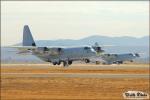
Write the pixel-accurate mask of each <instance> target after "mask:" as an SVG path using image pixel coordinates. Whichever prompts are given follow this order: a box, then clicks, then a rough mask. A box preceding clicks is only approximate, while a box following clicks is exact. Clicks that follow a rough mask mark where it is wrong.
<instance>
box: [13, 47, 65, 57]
mask: <svg viewBox="0 0 150 100" xmlns="http://www.w3.org/2000/svg"><path fill="white" fill-rule="evenodd" d="M11 48H16V49H18V50H19V51H20V52H19V53H18V54H22V53H31V52H32V53H39V54H49V55H53V56H55V55H60V54H61V53H62V51H63V48H58V47H51V48H50V47H36V46H11Z"/></svg>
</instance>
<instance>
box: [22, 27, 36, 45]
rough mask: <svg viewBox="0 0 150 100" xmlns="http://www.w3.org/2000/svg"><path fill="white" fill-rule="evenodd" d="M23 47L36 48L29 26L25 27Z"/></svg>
mask: <svg viewBox="0 0 150 100" xmlns="http://www.w3.org/2000/svg"><path fill="white" fill-rule="evenodd" d="M22 45H23V46H36V44H35V42H34V40H33V37H32V34H31V32H30V29H29V26H28V25H25V26H24V29H23V42H22Z"/></svg>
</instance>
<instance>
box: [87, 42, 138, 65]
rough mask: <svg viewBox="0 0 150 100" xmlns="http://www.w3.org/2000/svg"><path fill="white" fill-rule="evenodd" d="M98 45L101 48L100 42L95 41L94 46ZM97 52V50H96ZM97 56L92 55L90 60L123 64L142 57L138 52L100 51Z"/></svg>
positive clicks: (97, 62)
mask: <svg viewBox="0 0 150 100" xmlns="http://www.w3.org/2000/svg"><path fill="white" fill-rule="evenodd" d="M94 47H96V48H95V49H97V48H98V47H99V48H100V50H102V49H101V47H100V46H99V44H98V43H95V45H94V46H93V48H94ZM95 51H96V50H95ZM96 52H97V51H96ZM97 54H98V55H96V56H92V57H90V58H89V61H90V62H94V63H96V64H99V63H102V64H122V63H123V62H124V61H130V62H133V59H135V58H137V57H140V55H139V54H138V53H123V54H109V53H102V52H100V53H98V52H97ZM87 59H88V58H87Z"/></svg>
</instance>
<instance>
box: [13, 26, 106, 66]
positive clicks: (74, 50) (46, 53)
mask: <svg viewBox="0 0 150 100" xmlns="http://www.w3.org/2000/svg"><path fill="white" fill-rule="evenodd" d="M16 48H18V49H19V50H20V53H19V54H21V53H27V52H30V53H32V54H33V55H35V56H37V57H39V58H40V59H42V60H44V61H46V62H51V63H53V65H60V64H61V63H63V66H68V65H71V64H72V62H73V61H77V60H84V61H85V62H86V63H88V62H89V59H87V58H89V57H92V56H95V55H96V53H97V52H103V50H101V48H100V47H90V46H85V47H69V48H62V47H39V46H36V43H35V42H34V39H33V37H32V34H31V32H30V29H29V27H28V25H25V26H24V29H23V42H22V46H21V47H18V46H17V47H16Z"/></svg>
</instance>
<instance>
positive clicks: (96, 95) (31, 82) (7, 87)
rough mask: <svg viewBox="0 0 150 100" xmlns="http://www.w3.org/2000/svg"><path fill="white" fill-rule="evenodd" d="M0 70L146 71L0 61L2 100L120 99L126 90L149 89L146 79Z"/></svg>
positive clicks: (141, 70)
mask: <svg viewBox="0 0 150 100" xmlns="http://www.w3.org/2000/svg"><path fill="white" fill-rule="evenodd" d="M3 73H74V74H76V73H83V74H85V73H102V74H106V73H107V74H131V75H132V74H149V65H148V64H138V65H136V64H133V65H113V66H112V65H87V64H81V65H80V64H75V65H72V66H70V67H68V68H63V67H58V66H55V67H54V66H52V65H47V64H2V65H1V99H2V100H12V99H13V100H33V99H34V100H35V99H36V100H49V99H51V100H54V99H98V100H104V99H107V100H110V99H114V100H121V99H123V93H124V92H126V91H130V90H135V91H143V92H147V93H150V91H149V86H150V84H149V79H147V78H138V77H137V78H85V77H84V78H80V77H76V78H71V77H14V76H5V75H2V74H3Z"/></svg>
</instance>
